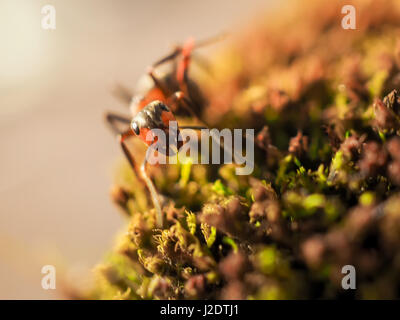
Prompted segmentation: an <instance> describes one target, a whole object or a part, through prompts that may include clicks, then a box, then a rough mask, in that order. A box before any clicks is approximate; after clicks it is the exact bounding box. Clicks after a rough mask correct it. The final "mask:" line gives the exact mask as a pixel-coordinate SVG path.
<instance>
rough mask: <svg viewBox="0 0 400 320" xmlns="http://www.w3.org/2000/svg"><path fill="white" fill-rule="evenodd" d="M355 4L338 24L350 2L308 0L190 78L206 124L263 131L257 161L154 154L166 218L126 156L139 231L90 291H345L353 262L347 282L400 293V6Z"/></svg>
mask: <svg viewBox="0 0 400 320" xmlns="http://www.w3.org/2000/svg"><path fill="white" fill-rule="evenodd" d="M354 3H355V6H356V10H357V23H358V26H357V28H358V30H356V31H351V30H343V29H342V28H341V24H340V17H341V16H340V12H341V10H340V8H341V5H342V4H341V3H340V1H328V2H326V1H323V2H321V1H318V2H316V1H309V2H307V5H304V3H302V4H301V6H294V9H293V8H292V9H291V10H292V12H291V13H284V12H279V14H277V15H276V16H279V19H278V20H276V19H266V20H267V21H269V22H268V23H265V22H262V23H254V24H253V25H252V26H250V27H249V28H248V29H246V30H245V31H243V32H242V33H241V34H240V35H239V36H238V37H237V38H236V40H235V41H233V43H232V44H230V45H226V48H225V49H224V50H222V52H220V53H219V54H217V55H216V56H215V57H214V59H213V61H212V66H213V70H212V71H213V74H214V75H215V76H214V78H213V79H212V80H210V79H209V78H207V79H206V78H204V79H203V76H202V75H201V74H198V75H194V74H193V75H192V77H193V79H196V81H197V83H198V85H199V87H200V88H202V90H203V91H204V94H205V96H206V98H207V100H208V104H207V105H204V106H202V117H203V118H204V119H206V120H207V121H208V123H210V124H211V125H212V126H213V127H217V128H254V129H255V131H256V133H257V134H256V138H255V142H256V150H255V151H256V159H255V160H256V163H255V165H256V167H255V170H254V172H253V174H252V175H251V176H236V175H235V173H234V168H235V166H234V165H221V166H217V165H210V166H204V165H196V164H192V163H191V162H190V161H188V162H186V163H184V164H178V165H169V166H158V167H153V168H152V169H151V170H150V175H151V176H152V178H153V180H154V181H155V184H156V186H157V188H158V190H159V192H160V194H161V195H162V196H163V199H164V214H165V216H166V222H165V226H164V229H162V230H160V229H155V212H154V210H153V209H151V201H150V200H149V198H148V196H147V194H146V189H145V188H144V187H143V186H141V185H140V183H138V181H137V179H135V177H134V176H133V174H132V172H131V171H129V170H128V169H129V168H128V167H127V166H126V164H123V165H121V166H120V168H119V169H118V171H117V178H116V181H115V186H114V188H113V193H112V194H113V199H114V201H115V202H116V203H117V204H118V206H120V207H122V208H124V210H125V212H126V213H127V215H128V217H129V218H128V219H129V222H128V225H129V226H128V229H127V230H128V231H127V232H126V233H124V234H123V235H122V236H120V237H119V240H118V241H117V243H116V245H115V247H114V248H113V250H112V253H111V254H110V256H109V257H108V258H107V259H106V260H105V261H104V262H103V263H102V264H100V265H99V266H98V267H97V269H96V270H97V275H98V281H97V282H96V286H95V288H94V289H93V292H92V294H91V297H95V298H116V299H218V298H225V299H231V298H238V299H280V298H303V299H304V298H337V297H341V296H343V295H344V290H343V289H342V288H341V276H342V275H341V268H342V266H343V265H346V264H351V265H354V266H355V267H356V270H357V287H358V288H360V289H359V290H356V291H354V292H352V293H351V294H350V295H352V296H353V297H355V298H371V297H373V298H399V296H398V294H399V290H398V288H399V287H400V274H399V273H398V272H397V271H396V270H398V268H399V263H400V262H399V261H400V237H399V234H400V233H399V232H400V231H399V230H400V218H399V214H398V211H399V210H398V208H399V207H400V202H399V199H400V198H399V197H400V178H399V176H400V156H399V155H400V142H399V141H400V140H399V137H398V135H399V134H400V126H399V123H400V122H399V119H400V95H399V94H398V91H396V90H400V80H399V79H400V77H399V75H400V53H399V43H400V41H399V40H400V39H399V38H398V33H397V30H398V28H399V27H400V11H399V6H398V4H397V2H396V1H387V0H385V1H376V0H374V1H355V2H354ZM293 17H295V18H293ZM184 120H185V119H182V121H184ZM383 288H385V289H383Z"/></svg>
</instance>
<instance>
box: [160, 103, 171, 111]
mask: <svg viewBox="0 0 400 320" xmlns="http://www.w3.org/2000/svg"><path fill="white" fill-rule="evenodd" d="M160 108H161V110H163V111H167V112H169V111H170V110H169V108H168V107H167V106H166V105H165V104H164V103H160Z"/></svg>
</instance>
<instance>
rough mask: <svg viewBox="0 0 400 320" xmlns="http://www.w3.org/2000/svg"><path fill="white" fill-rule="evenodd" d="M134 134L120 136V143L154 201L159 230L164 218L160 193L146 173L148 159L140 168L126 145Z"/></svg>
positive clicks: (128, 133) (130, 132)
mask: <svg viewBox="0 0 400 320" xmlns="http://www.w3.org/2000/svg"><path fill="white" fill-rule="evenodd" d="M133 135H134V133H133V132H132V131H131V130H128V131H126V132H124V133H122V134H120V135H119V142H120V145H121V148H122V151H123V152H124V154H125V156H126V158H127V159H128V162H129V164H130V166H131V168H132V169H133V171H134V172H135V174H136V177H137V178H138V179H140V180H141V181H142V182H143V183H145V184H146V186H147V189H148V190H149V192H150V196H151V200H152V201H153V205H154V208H155V210H156V224H157V227H158V228H162V226H163V216H162V211H161V205H160V200H159V198H158V193H157V191H156V188H155V187H154V184H153V182H152V181H151V179H150V178H149V177H148V175H147V173H146V163H147V159H146V157H145V158H144V161H143V164H142V165H141V166H140V168H139V167H138V165H137V164H136V161H135V159H134V158H133V156H132V154H131V152H130V151H129V149H128V147H127V146H126V144H125V140H126V139H127V138H129V137H132V136H133Z"/></svg>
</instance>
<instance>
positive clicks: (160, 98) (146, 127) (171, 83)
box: [106, 37, 220, 228]
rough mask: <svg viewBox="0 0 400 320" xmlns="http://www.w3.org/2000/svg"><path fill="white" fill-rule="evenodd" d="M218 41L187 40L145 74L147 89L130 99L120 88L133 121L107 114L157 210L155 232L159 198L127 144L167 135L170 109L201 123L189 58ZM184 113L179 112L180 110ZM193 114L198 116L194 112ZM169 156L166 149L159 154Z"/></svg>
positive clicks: (160, 223) (160, 217)
mask: <svg viewBox="0 0 400 320" xmlns="http://www.w3.org/2000/svg"><path fill="white" fill-rule="evenodd" d="M219 38H220V37H217V38H213V39H207V40H205V41H202V42H199V43H197V44H196V43H195V42H194V40H193V38H189V39H188V40H187V41H186V42H185V43H184V44H183V45H182V46H176V47H175V49H174V50H173V51H172V52H171V53H170V54H168V55H167V56H165V57H163V58H162V59H160V60H158V61H157V62H155V63H154V64H153V65H152V66H151V67H150V68H149V70H148V73H147V74H148V76H149V77H150V79H151V80H152V84H150V85H147V86H146V87H145V89H144V90H142V92H141V94H140V95H136V96H134V97H133V98H132V95H131V94H130V93H129V92H128V91H127V90H125V89H124V88H121V87H120V88H119V92H117V93H118V95H119V96H120V98H122V99H123V100H125V101H126V102H129V103H130V110H131V113H132V115H133V118H132V119H130V118H128V117H126V116H123V115H119V114H115V113H111V112H108V113H106V121H107V123H108V124H109V125H110V127H111V129H112V130H113V131H114V132H115V133H116V134H117V135H118V141H119V144H120V146H121V148H122V151H123V153H124V155H125V156H126V158H127V160H128V162H129V164H130V166H131V168H132V169H133V170H134V172H135V173H136V176H137V177H138V179H140V180H141V182H142V183H144V184H145V185H146V186H147V189H148V190H149V192H150V196H151V199H152V202H153V204H154V208H155V210H156V224H157V227H158V228H162V226H163V214H162V210H161V205H160V199H159V195H158V193H157V191H156V188H155V186H154V184H153V182H152V181H151V179H150V178H149V176H148V175H147V173H146V165H147V157H145V158H144V161H143V163H142V165H141V166H140V167H139V166H138V165H137V163H136V161H135V159H134V157H133V155H132V153H131V152H130V151H129V149H128V147H127V145H126V140H127V139H128V138H130V137H134V136H136V137H139V138H140V139H141V140H142V141H143V142H144V143H145V144H147V145H148V146H150V145H152V144H153V143H155V142H156V141H155V140H154V139H153V141H146V137H147V134H148V133H149V131H151V130H152V129H162V130H164V131H165V132H166V133H168V128H169V122H170V121H176V119H175V116H174V113H173V112H172V111H171V109H170V107H168V106H171V108H172V107H174V108H175V110H174V111H177V112H178V113H179V111H180V112H181V113H182V112H184V113H186V114H189V115H191V116H192V117H194V118H195V119H197V120H199V121H200V122H202V123H204V124H205V122H204V121H202V120H200V116H199V115H198V114H199V113H200V111H201V107H202V105H203V103H204V100H203V99H202V97H201V95H200V93H199V91H198V90H197V86H195V84H194V82H192V81H191V80H190V79H189V77H188V70H189V65H190V61H191V57H192V52H193V50H194V49H197V48H199V47H201V46H204V45H207V44H209V43H211V42H213V41H215V40H216V39H219ZM169 61H172V62H173V64H174V66H173V68H172V72H167V73H164V74H162V75H161V76H160V77H159V76H158V75H157V74H156V72H155V68H157V67H159V66H161V65H163V64H165V63H166V62H169ZM180 108H181V109H183V110H181V109H180ZM195 110H196V111H197V112H195ZM116 123H122V124H129V125H130V127H129V129H127V130H123V131H121V130H119V129H118V127H117V125H116ZM179 129H194V130H201V129H207V125H205V126H180V127H179V128H178V136H179ZM182 144H183V142H182V141H178V142H177V146H178V148H179V147H180V146H181V145H182ZM161 152H163V153H165V155H166V156H169V154H168V148H166V150H164V151H161Z"/></svg>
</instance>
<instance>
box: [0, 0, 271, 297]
mask: <svg viewBox="0 0 400 320" xmlns="http://www.w3.org/2000/svg"><path fill="white" fill-rule="evenodd" d="M271 2H273V1H272V0H235V1H229V0H202V1H195V0H168V1H167V0H156V1H122V0H117V1H105V0H96V1H94V0H85V1H82V0H81V1H79V0H48V1H39V0H29V1H27V0H2V1H1V2H0V39H1V50H0V70H1V71H0V155H1V157H0V299H15V298H20V299H32V298H35V299H47V298H62V293H61V289H60V286H58V288H57V290H48V291H45V290H43V289H42V288H41V279H42V276H43V275H42V274H41V267H42V266H43V265H45V264H51V265H55V266H56V268H57V272H58V273H57V275H58V276H59V277H58V280H59V278H60V277H61V275H63V277H66V279H68V281H70V284H71V285H78V284H79V285H81V284H82V283H85V282H86V280H87V279H90V269H91V268H92V267H93V266H94V265H95V264H96V262H98V261H100V259H101V258H102V256H103V254H104V253H105V252H106V250H107V249H108V248H110V247H111V245H112V240H113V237H114V235H115V233H116V232H117V231H118V230H120V229H121V227H122V225H123V223H124V221H123V220H124V219H123V217H122V216H121V214H119V212H118V210H117V209H116V208H115V207H113V205H112V204H111V203H110V200H109V196H108V190H109V187H110V184H111V178H112V168H113V165H114V163H115V161H116V159H118V158H119V157H121V153H120V150H119V147H118V145H117V143H116V141H115V139H114V138H113V136H112V135H111V133H110V132H109V131H108V129H107V128H106V127H105V126H104V123H103V118H102V115H103V112H104V111H105V110H107V109H108V110H116V111H121V112H122V111H124V109H123V106H122V105H121V104H120V103H119V101H117V100H115V98H114V97H113V96H112V95H111V93H110V92H111V90H112V88H113V86H114V85H115V84H116V83H118V82H119V83H122V84H125V85H127V86H129V87H133V86H134V84H135V82H136V80H137V79H138V78H139V76H140V75H141V74H142V73H143V71H144V70H146V67H147V66H148V65H149V64H151V63H152V62H153V61H154V60H155V59H157V58H159V57H160V56H162V55H163V54H165V53H167V52H168V50H169V48H170V45H172V44H173V43H176V42H181V41H182V40H184V39H186V38H187V37H188V36H194V37H195V38H197V39H203V38H207V37H209V36H212V35H216V34H218V33H220V32H223V31H228V32H229V31H231V30H234V29H235V28H236V27H237V26H238V25H240V24H241V23H244V22H248V21H251V19H250V18H251V17H252V15H253V14H255V13H256V12H258V11H260V9H266V8H268V7H269V6H270V5H271ZM45 4H52V5H54V6H55V8H56V21H57V29H56V30H53V31H51V30H42V28H41V19H42V15H41V8H42V6H43V5H45ZM58 284H59V283H58Z"/></svg>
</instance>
